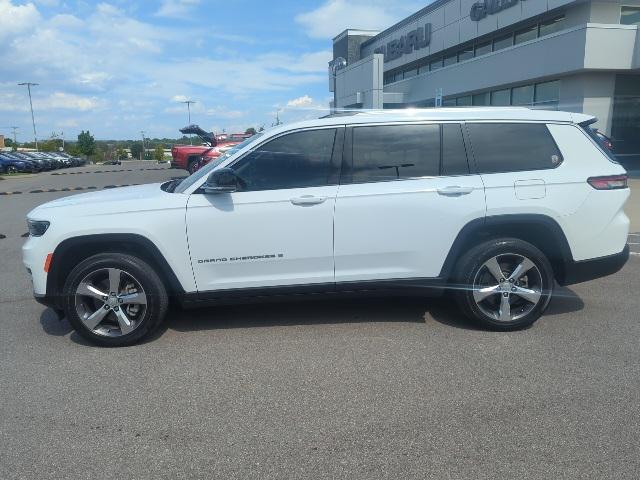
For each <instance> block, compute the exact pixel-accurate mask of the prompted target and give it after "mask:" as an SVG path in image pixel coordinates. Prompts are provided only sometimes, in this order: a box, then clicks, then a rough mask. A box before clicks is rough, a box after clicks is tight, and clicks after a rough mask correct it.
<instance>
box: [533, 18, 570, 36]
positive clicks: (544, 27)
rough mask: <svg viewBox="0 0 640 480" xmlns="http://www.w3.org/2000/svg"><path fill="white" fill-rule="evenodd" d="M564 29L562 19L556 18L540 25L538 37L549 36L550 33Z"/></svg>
mask: <svg viewBox="0 0 640 480" xmlns="http://www.w3.org/2000/svg"><path fill="white" fill-rule="evenodd" d="M563 27H564V17H556V18H554V19H552V20H547V21H546V22H541V23H540V33H539V36H540V37H544V36H545V35H551V34H552V33H555V32H558V31H560V30H562V28H563Z"/></svg>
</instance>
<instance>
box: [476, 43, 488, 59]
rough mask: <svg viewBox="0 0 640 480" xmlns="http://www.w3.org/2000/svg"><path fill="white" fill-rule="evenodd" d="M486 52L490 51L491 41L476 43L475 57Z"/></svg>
mask: <svg viewBox="0 0 640 480" xmlns="http://www.w3.org/2000/svg"><path fill="white" fill-rule="evenodd" d="M487 53H491V43H490V42H487V43H482V44H480V45H476V57H479V56H480V55H486V54H487Z"/></svg>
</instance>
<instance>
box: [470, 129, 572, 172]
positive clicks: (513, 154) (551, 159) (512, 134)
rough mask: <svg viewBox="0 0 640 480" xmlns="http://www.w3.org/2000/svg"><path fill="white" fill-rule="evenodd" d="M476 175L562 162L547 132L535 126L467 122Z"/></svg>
mask: <svg viewBox="0 0 640 480" xmlns="http://www.w3.org/2000/svg"><path fill="white" fill-rule="evenodd" d="M467 128H468V131H469V135H470V137H471V145H472V147H473V154H474V156H475V160H476V165H477V168H478V173H500V172H520V171H525V170H543V169H550V168H555V167H557V166H558V165H559V164H560V163H561V162H562V154H561V153H560V151H559V150H558V147H557V146H556V143H555V141H554V140H553V137H552V136H551V133H550V132H549V129H548V128H547V126H546V125H544V124H539V123H468V124H467Z"/></svg>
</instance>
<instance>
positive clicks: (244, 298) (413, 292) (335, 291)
mask: <svg viewBox="0 0 640 480" xmlns="http://www.w3.org/2000/svg"><path fill="white" fill-rule="evenodd" d="M446 288H447V285H446V282H445V281H443V280H442V279H441V278H420V279H415V278H411V279H397V280H395V279H392V280H370V281H364V282H344V283H322V284H312V285H291V286H289V285H287V286H276V287H255V288H238V289H229V290H212V291H205V292H194V293H185V294H183V295H181V296H180V297H179V298H180V304H181V305H182V306H183V307H184V308H198V307H206V306H213V305H237V304H245V303H263V302H290V301H305V300H321V299H325V298H358V297H424V298H438V297H440V296H442V295H443V293H444V292H445V290H446Z"/></svg>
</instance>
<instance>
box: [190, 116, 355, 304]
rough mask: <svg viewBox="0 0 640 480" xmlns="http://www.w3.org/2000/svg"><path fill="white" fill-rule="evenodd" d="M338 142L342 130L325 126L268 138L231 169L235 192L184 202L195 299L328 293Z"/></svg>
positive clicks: (199, 195)
mask: <svg viewBox="0 0 640 480" xmlns="http://www.w3.org/2000/svg"><path fill="white" fill-rule="evenodd" d="M343 137H344V128H337V127H330V128H318V129H307V130H301V131H300V130H299V131H295V132H288V133H285V134H283V135H280V136H278V137H277V138H271V139H268V140H266V141H265V142H263V143H262V144H261V145H259V146H258V147H257V148H256V149H254V150H253V151H251V152H249V153H248V154H246V155H245V156H243V157H242V158H240V159H239V160H237V161H236V162H234V163H233V165H231V166H230V167H231V168H232V169H233V170H235V172H236V174H237V175H238V177H239V178H241V179H242V184H243V185H242V187H241V188H240V189H239V190H238V191H235V192H233V193H218V194H205V193H201V192H196V193H194V194H192V195H191V196H190V198H189V202H188V206H187V213H186V215H187V234H188V241H189V248H190V252H191V261H192V265H193V273H194V276H195V280H196V283H197V286H198V290H199V291H200V292H203V291H212V290H227V289H246V288H260V287H275V286H292V285H297V286H308V285H318V286H320V285H325V286H327V287H328V288H331V289H332V288H333V282H334V264H333V211H334V205H335V197H336V193H337V189H338V187H337V183H338V176H339V165H340V161H341V156H342V145H343ZM272 291H273V289H272Z"/></svg>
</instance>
